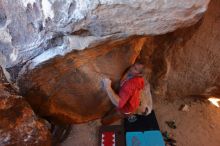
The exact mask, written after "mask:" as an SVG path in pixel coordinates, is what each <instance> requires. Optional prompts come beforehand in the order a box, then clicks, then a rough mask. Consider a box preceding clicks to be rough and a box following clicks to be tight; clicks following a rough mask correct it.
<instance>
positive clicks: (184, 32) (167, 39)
mask: <svg viewBox="0 0 220 146" xmlns="http://www.w3.org/2000/svg"><path fill="white" fill-rule="evenodd" d="M219 7H220V2H219V1H217V0H213V1H212V2H211V3H210V5H209V9H208V11H207V13H206V15H205V17H204V18H203V20H201V21H200V22H199V23H197V24H196V25H194V26H192V27H189V28H184V29H179V30H177V31H175V32H172V33H169V34H166V35H161V36H156V37H153V38H149V42H147V43H146V44H145V45H144V46H145V47H144V49H143V51H142V56H143V58H145V59H148V62H149V64H150V66H151V69H150V72H151V78H150V80H151V83H152V84H153V87H154V88H153V92H154V94H155V95H157V96H161V97H165V96H166V97H169V98H170V97H185V96H190V95H198V94H202V93H203V92H204V91H205V89H206V88H209V87H212V86H215V85H219V83H220V76H219V75H220V48H219V45H220V44H219V42H220V30H219V26H220V19H219V18H220V15H219V14H220V9H219Z"/></svg>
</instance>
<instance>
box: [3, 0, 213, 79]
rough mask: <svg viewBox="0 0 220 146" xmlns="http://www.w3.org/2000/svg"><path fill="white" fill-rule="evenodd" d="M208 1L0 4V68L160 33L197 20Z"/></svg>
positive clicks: (56, 0) (31, 0)
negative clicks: (99, 44)
mask: <svg viewBox="0 0 220 146" xmlns="http://www.w3.org/2000/svg"><path fill="white" fill-rule="evenodd" d="M208 3H209V0H187V1H186V0H179V1H176V0H169V1H167V0H165V1H164V0H127V1H124V0H120V1H119V0H92V1H91V0H85V1H82V0H65V1H64V0H52V1H50V0H27V1H26V0H17V1H14V0H0V12H1V13H0V14H1V15H0V32H1V34H2V35H1V36H0V50H1V54H2V55H3V57H2V58H1V62H2V63H1V64H3V65H4V66H6V67H7V68H10V67H13V66H15V67H16V68H17V69H18V70H20V68H21V66H22V64H23V63H25V62H26V61H28V60H31V59H33V58H35V57H36V56H38V55H40V54H42V53H43V55H42V56H41V57H38V58H37V60H35V65H37V64H39V63H41V62H44V61H45V60H48V59H49V58H53V57H54V56H56V55H64V54H65V53H67V52H70V51H71V50H73V49H84V48H85V47H87V46H89V45H90V44H93V43H97V42H100V41H103V40H109V39H118V38H122V37H123V38H124V37H128V36H131V35H144V34H145V35H149V34H150V35H154V34H164V33H167V32H170V31H173V30H175V29H177V28H180V27H184V26H189V25H191V24H194V23H195V22H197V21H198V20H199V19H200V18H201V16H202V14H203V13H204V12H205V11H206V8H207V5H208ZM12 10H13V11H12ZM71 42H72V43H71ZM42 57H43V59H42ZM8 70H10V69H8ZM16 76H17V75H13V76H12V78H16Z"/></svg>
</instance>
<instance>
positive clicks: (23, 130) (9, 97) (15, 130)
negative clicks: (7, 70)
mask: <svg viewBox="0 0 220 146" xmlns="http://www.w3.org/2000/svg"><path fill="white" fill-rule="evenodd" d="M0 75H2V70H1V68H0ZM0 77H1V78H0V119H1V120H0V145H1V146H4V145H16V146H20V145H31V146H40V145H45V146H50V145H51V138H50V132H49V130H48V127H47V126H46V123H45V121H43V120H41V119H39V118H38V117H37V116H36V115H35V114H34V112H33V110H32V109H31V107H30V105H29V104H28V103H27V102H26V101H25V100H24V99H23V97H21V96H18V95H17V94H16V92H15V91H14V90H13V89H12V88H11V86H10V84H8V83H7V82H6V80H5V79H4V78H3V76H0Z"/></svg>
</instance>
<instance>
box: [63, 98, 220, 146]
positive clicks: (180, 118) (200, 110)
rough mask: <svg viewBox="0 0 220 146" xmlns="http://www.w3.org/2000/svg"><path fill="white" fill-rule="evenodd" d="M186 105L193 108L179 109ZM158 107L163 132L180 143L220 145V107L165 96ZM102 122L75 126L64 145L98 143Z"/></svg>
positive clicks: (195, 145)
mask: <svg viewBox="0 0 220 146" xmlns="http://www.w3.org/2000/svg"><path fill="white" fill-rule="evenodd" d="M183 104H186V105H188V106H189V108H188V110H189V111H181V110H179V109H180V107H181V105H183ZM154 109H155V112H156V115H157V119H158V122H159V126H160V128H161V131H163V132H164V131H167V132H168V133H169V134H170V135H171V136H172V137H173V138H174V139H175V140H176V141H177V146H219V143H220V139H219V135H220V108H217V107H215V106H214V105H212V104H210V103H209V102H208V101H201V100H195V99H193V98H186V99H180V98H179V99H176V100H165V99H163V100H160V101H159V100H157V101H155V102H154ZM172 120H174V121H175V124H176V127H177V128H176V129H172V128H170V127H169V126H168V125H167V124H166V121H172ZM118 123H119V122H118ZM118 123H116V124H118ZM100 125H101V124H100V120H96V121H93V122H89V123H86V124H79V125H73V128H72V130H71V133H70V135H69V137H68V138H67V139H66V140H65V141H64V142H63V143H62V146H73V145H74V146H97V145H98V128H99V126H100Z"/></svg>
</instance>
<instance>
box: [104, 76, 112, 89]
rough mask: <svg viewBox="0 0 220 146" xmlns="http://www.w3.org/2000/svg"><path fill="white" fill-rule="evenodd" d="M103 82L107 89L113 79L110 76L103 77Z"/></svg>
mask: <svg viewBox="0 0 220 146" xmlns="http://www.w3.org/2000/svg"><path fill="white" fill-rule="evenodd" d="M102 83H103V86H104V88H105V89H108V88H109V87H111V83H112V81H111V80H110V79H108V78H105V79H102Z"/></svg>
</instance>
